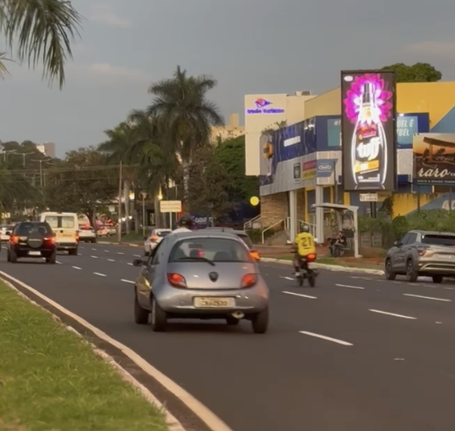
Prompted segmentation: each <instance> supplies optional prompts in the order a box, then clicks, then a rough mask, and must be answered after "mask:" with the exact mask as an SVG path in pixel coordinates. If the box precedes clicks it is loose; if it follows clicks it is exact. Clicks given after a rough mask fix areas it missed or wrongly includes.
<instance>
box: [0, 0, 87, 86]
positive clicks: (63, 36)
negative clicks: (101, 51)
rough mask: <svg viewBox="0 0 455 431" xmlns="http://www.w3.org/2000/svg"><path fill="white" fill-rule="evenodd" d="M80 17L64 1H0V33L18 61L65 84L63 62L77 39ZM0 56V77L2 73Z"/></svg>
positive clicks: (3, 70)
mask: <svg viewBox="0 0 455 431" xmlns="http://www.w3.org/2000/svg"><path fill="white" fill-rule="evenodd" d="M80 23H81V17H80V15H79V14H78V12H77V11H76V10H75V9H74V8H73V6H72V5H71V2H69V1H66V0H33V1H32V0H0V29H1V30H0V31H2V32H3V35H4V36H5V39H6V42H7V45H8V46H9V48H10V50H11V52H12V53H15V54H16V55H17V57H18V59H19V61H21V62H23V61H27V63H28V66H29V67H32V68H35V67H36V66H38V65H39V64H42V66H43V67H44V70H43V78H46V79H48V80H49V83H52V82H53V81H54V80H55V79H57V80H58V83H59V87H60V88H62V87H63V84H64V82H65V69H64V66H65V62H66V60H67V59H68V57H69V58H72V52H71V45H70V42H71V40H74V38H75V36H77V35H78V34H79V33H78V28H79V26H80ZM5 59H6V57H5V53H0V75H1V74H3V75H4V73H5V72H6V68H5V65H4V63H3V62H2V60H5Z"/></svg>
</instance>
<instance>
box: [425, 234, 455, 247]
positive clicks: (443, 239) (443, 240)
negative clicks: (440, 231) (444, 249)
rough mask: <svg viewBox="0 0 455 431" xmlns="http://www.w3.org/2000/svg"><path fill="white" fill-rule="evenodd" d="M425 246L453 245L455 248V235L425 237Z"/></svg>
mask: <svg viewBox="0 0 455 431" xmlns="http://www.w3.org/2000/svg"><path fill="white" fill-rule="evenodd" d="M422 243H423V244H430V245H452V246H455V235H431V234H430V235H425V236H424V237H423V238H422Z"/></svg>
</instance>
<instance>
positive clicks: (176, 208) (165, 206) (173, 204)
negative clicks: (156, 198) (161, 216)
mask: <svg viewBox="0 0 455 431" xmlns="http://www.w3.org/2000/svg"><path fill="white" fill-rule="evenodd" d="M160 211H161V212H162V213H169V229H172V213H179V212H182V201H161V202H160Z"/></svg>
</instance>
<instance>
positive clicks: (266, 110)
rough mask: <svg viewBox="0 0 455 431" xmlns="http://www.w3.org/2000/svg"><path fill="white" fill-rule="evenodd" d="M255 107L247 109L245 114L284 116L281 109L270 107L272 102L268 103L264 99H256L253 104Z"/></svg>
mask: <svg viewBox="0 0 455 431" xmlns="http://www.w3.org/2000/svg"><path fill="white" fill-rule="evenodd" d="M254 104H255V105H256V107H255V108H253V109H247V110H246V114H247V115H254V114H284V109H283V108H274V107H272V106H271V105H273V103H272V102H269V101H268V100H266V99H262V98H259V99H256V101H255V102H254Z"/></svg>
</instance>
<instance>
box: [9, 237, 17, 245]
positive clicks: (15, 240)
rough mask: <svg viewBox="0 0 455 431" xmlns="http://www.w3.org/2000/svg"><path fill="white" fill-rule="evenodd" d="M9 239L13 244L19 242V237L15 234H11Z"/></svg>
mask: <svg viewBox="0 0 455 431" xmlns="http://www.w3.org/2000/svg"><path fill="white" fill-rule="evenodd" d="M9 239H10V241H11V242H12V243H13V244H17V243H18V242H19V237H18V236H17V235H11V236H10V237H9Z"/></svg>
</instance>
